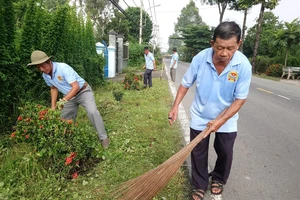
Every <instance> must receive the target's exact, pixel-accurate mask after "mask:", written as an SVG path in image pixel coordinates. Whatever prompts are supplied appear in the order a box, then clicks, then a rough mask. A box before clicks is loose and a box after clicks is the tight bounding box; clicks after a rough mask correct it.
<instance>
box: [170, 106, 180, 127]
mask: <svg viewBox="0 0 300 200" xmlns="http://www.w3.org/2000/svg"><path fill="white" fill-rule="evenodd" d="M177 115H178V108H172V110H171V111H170V112H169V114H168V120H169V123H170V124H171V125H172V124H173V123H174V122H175V121H176V119H177Z"/></svg>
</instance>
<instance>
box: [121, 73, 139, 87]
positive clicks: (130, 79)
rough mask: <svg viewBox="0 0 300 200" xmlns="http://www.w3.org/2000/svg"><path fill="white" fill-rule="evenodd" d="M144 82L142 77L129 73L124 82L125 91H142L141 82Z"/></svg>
mask: <svg viewBox="0 0 300 200" xmlns="http://www.w3.org/2000/svg"><path fill="white" fill-rule="evenodd" d="M141 80H143V77H142V75H139V74H135V73H133V72H131V73H127V74H126V76H125V79H124V80H123V84H124V89H125V90H139V89H141V84H140V81H141Z"/></svg>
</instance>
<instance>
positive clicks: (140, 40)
mask: <svg viewBox="0 0 300 200" xmlns="http://www.w3.org/2000/svg"><path fill="white" fill-rule="evenodd" d="M142 33H143V0H141V11H140V39H139V44H142Z"/></svg>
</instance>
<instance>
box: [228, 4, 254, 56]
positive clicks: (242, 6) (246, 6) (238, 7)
mask: <svg viewBox="0 0 300 200" xmlns="http://www.w3.org/2000/svg"><path fill="white" fill-rule="evenodd" d="M253 3H254V2H253V0H237V1H234V2H233V3H232V5H231V6H230V9H233V10H236V11H243V12H244V20H243V27H242V36H241V40H242V41H244V39H245V32H246V28H247V27H246V22H247V15H248V11H249V9H251V7H252V6H253V5H254V4H253ZM243 46H244V43H243V42H242V44H241V45H240V51H241V52H243Z"/></svg>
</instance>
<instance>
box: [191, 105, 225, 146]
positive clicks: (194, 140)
mask: <svg viewBox="0 0 300 200" xmlns="http://www.w3.org/2000/svg"><path fill="white" fill-rule="evenodd" d="M227 109H228V108H225V109H224V110H223V111H222V112H221V113H220V114H219V115H218V116H217V117H216V118H215V120H216V119H220V118H221V117H222V116H223V115H224V114H225V112H226V111H227ZM208 131H210V127H206V128H205V129H204V130H203V131H202V132H201V133H200V134H199V135H197V136H196V137H195V138H194V139H193V140H192V141H191V142H190V143H189V144H188V145H187V146H192V147H191V148H188V149H191V150H192V149H193V148H194V147H195V146H196V145H197V144H198V143H199V142H201V140H202V139H203V136H204V135H205V134H206V133H207V132H208Z"/></svg>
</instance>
